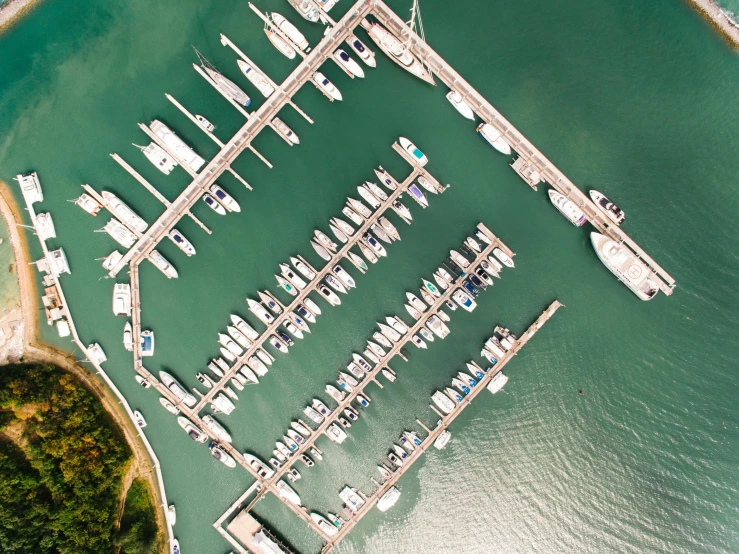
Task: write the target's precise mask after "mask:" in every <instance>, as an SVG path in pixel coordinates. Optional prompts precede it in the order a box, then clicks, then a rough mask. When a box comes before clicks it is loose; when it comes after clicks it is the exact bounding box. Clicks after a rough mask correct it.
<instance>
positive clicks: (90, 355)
mask: <svg viewBox="0 0 739 554" xmlns="http://www.w3.org/2000/svg"><path fill="white" fill-rule="evenodd" d="M87 359H89V360H90V361H91V362H93V363H96V364H98V365H100V364H102V363H103V362H105V361H106V360H107V359H108V357H107V356H106V355H105V351H104V350H103V347H102V346H100V343H97V342H93V343H92V344H88V345H87Z"/></svg>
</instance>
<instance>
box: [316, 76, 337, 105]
mask: <svg viewBox="0 0 739 554" xmlns="http://www.w3.org/2000/svg"><path fill="white" fill-rule="evenodd" d="M311 79H312V81H313V82H314V83H315V84H316V86H317V87H318V88H319V89H320V90H321V92H323V93H324V94H325V95H326V96H327V97H328V99H329V100H331V102H333V101H334V100H339V101H340V100H343V97H342V96H341V92H340V91H339V89H337V88H336V85H334V84H333V83H332V82H331V81H329V80H328V79H327V78H326V76H325V75H324V74H323V73H321V72H320V71H316V72H315V73H314V74H313V76H312V77H311Z"/></svg>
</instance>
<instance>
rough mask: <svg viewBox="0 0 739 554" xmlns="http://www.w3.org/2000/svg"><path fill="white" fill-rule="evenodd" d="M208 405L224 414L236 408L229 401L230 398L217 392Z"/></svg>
mask: <svg viewBox="0 0 739 554" xmlns="http://www.w3.org/2000/svg"><path fill="white" fill-rule="evenodd" d="M210 407H211V409H212V410H213V411H218V412H221V413H224V414H226V415H228V414H230V413H231V412H233V411H234V410H235V409H236V406H235V405H234V403H233V402H231V400H229V399H228V397H227V396H226V395H225V394H223V393H218V394H217V395H216V396H215V398H213V401H212V402H211V405H210Z"/></svg>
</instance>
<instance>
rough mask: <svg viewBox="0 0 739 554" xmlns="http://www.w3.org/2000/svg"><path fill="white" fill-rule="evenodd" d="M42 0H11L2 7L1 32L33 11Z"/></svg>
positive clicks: (0, 17)
mask: <svg viewBox="0 0 739 554" xmlns="http://www.w3.org/2000/svg"><path fill="white" fill-rule="evenodd" d="M40 1H41V0H10V1H9V2H8V3H7V4H5V5H4V6H3V7H2V8H0V34H2V33H3V32H4V31H6V30H7V29H9V28H10V27H12V26H13V23H15V22H16V20H18V19H20V18H21V17H23V16H24V15H25V14H26V13H28V12H29V11H31V10H32V9H33V8H34V7H35V6H36V4H38V3H39V2H40Z"/></svg>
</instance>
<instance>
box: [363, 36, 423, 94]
mask: <svg viewBox="0 0 739 554" xmlns="http://www.w3.org/2000/svg"><path fill="white" fill-rule="evenodd" d="M368 34H369V36H370V38H371V39H372V40H373V41H374V42H375V44H377V46H379V47H380V49H381V50H382V51H383V52H385V54H387V55H388V57H389V58H390V59H391V60H393V61H394V62H395V63H397V64H398V65H399V66H400V67H402V68H403V69H405V70H406V71H408V72H409V73H410V74H411V75H415V76H416V77H418V78H419V79H422V80H423V81H426V82H427V83H429V84H432V85H434V84H436V83H434V76H433V75H432V74H431V72H430V71H429V70H428V69H426V66H424V65H423V64H422V63H421V61H420V60H419V59H418V58H417V57H416V56H415V55H414V54H412V53H411V51H410V49H409V48H408V46H407V45H405V44H403V43H402V42H400V40H398V38H397V37H396V36H395V35H393V34H392V33H391V32H390V31H388V30H387V29H385V27H383V26H382V25H380V24H379V23H373V24H372V25H371V26H370V28H369V31H368Z"/></svg>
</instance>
